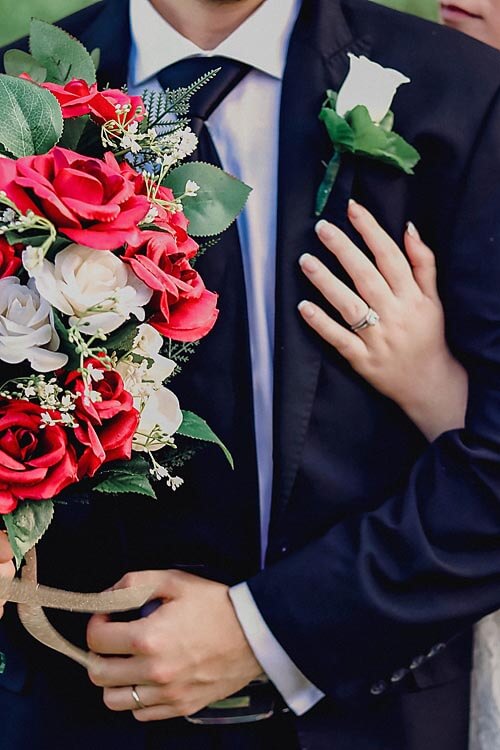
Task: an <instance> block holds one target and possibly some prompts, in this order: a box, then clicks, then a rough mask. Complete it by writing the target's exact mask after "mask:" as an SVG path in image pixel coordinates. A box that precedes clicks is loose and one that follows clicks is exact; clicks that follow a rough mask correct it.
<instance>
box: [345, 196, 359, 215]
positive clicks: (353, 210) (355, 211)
mask: <svg viewBox="0 0 500 750" xmlns="http://www.w3.org/2000/svg"><path fill="white" fill-rule="evenodd" d="M348 208H349V215H350V216H352V218H353V219H355V218H357V217H358V216H359V213H360V212H359V209H360V205H359V203H356V201H355V200H354V198H350V199H349V206H348Z"/></svg>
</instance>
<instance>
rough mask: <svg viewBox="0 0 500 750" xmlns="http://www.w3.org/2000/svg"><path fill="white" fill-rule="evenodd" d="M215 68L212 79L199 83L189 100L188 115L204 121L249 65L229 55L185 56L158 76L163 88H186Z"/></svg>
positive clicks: (247, 70)
mask: <svg viewBox="0 0 500 750" xmlns="http://www.w3.org/2000/svg"><path fill="white" fill-rule="evenodd" d="M217 68H220V70H219V72H218V73H217V75H216V76H215V78H213V79H212V80H211V81H209V82H208V83H207V84H205V85H204V86H202V88H201V89H200V90H199V91H197V92H196V93H195V94H193V96H192V97H191V100H190V116H191V117H194V118H199V119H200V120H202V121H203V122H205V121H206V120H208V118H209V117H210V115H211V114H212V113H213V112H215V110H216V109H217V107H218V106H219V104H221V103H222V102H223V101H224V99H225V98H226V96H227V95H228V94H230V93H231V91H232V90H233V89H234V88H235V87H236V86H237V85H238V83H240V81H242V80H243V78H244V77H245V76H246V75H247V73H249V72H250V70H251V67H250V66H249V65H246V64H245V63H242V62H238V61H237V60H230V59H229V58H228V57H187V58H185V59H184V60H179V62H176V63H174V64H173V65H169V66H168V67H167V68H164V69H163V70H162V71H161V72H160V73H159V74H158V76H157V77H158V81H159V82H160V85H161V86H162V87H163V88H164V89H167V88H168V89H178V88H187V87H188V86H191V85H192V84H193V83H194V82H195V81H197V80H198V79H199V78H201V77H202V76H204V75H205V74H206V73H208V72H210V71H211V70H215V69H217Z"/></svg>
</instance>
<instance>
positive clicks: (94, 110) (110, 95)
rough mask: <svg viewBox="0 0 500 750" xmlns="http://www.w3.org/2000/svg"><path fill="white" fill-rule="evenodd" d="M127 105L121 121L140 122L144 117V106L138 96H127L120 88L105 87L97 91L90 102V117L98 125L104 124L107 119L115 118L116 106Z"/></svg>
mask: <svg viewBox="0 0 500 750" xmlns="http://www.w3.org/2000/svg"><path fill="white" fill-rule="evenodd" d="M117 107H120V108H121V109H122V111H123V108H124V107H129V110H128V112H127V113H126V114H125V113H124V115H123V116H122V119H121V122H127V123H128V122H133V121H134V120H135V121H136V122H141V121H142V120H143V119H144V115H145V111H146V110H145V107H144V102H143V101H142V99H141V97H140V96H129V95H128V94H125V93H124V92H123V91H120V89H106V90H105V91H99V92H97V94H96V95H95V96H94V98H93V99H92V101H91V102H90V111H91V114H92V119H93V120H95V121H96V122H97V123H99V125H104V123H105V122H108V120H117V119H118V116H117V113H116V108H117Z"/></svg>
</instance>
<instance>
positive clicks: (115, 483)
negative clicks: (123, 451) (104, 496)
mask: <svg viewBox="0 0 500 750" xmlns="http://www.w3.org/2000/svg"><path fill="white" fill-rule="evenodd" d="M99 476H102V477H106V478H105V479H104V481H103V482H100V484H98V485H97V486H96V487H95V489H96V490H97V491H98V492H105V493H109V494H113V495H121V494H127V493H135V494H137V495H146V496H147V497H153V498H156V493H155V491H154V489H153V487H152V486H151V482H150V480H149V476H150V473H149V464H148V462H147V461H146V459H145V458H143V457H142V456H135V455H134V456H132V458H131V459H130V461H116V462H113V463H112V464H107V465H105V466H103V468H102V469H101V470H100V471H99Z"/></svg>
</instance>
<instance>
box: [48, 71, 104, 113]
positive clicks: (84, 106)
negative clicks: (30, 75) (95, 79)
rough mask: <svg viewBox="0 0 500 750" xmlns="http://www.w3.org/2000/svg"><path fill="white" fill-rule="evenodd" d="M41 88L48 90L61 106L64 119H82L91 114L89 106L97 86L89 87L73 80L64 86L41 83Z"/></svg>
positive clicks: (79, 80) (81, 81) (82, 82)
mask: <svg viewBox="0 0 500 750" xmlns="http://www.w3.org/2000/svg"><path fill="white" fill-rule="evenodd" d="M41 86H42V88H44V89H48V91H50V92H51V93H52V94H53V95H54V96H55V97H56V99H57V101H58V102H59V104H60V105H61V110H62V114H63V117H64V119H66V118H68V117H82V115H89V114H90V112H91V107H90V104H91V102H92V100H93V99H94V98H95V96H96V95H97V86H96V85H95V84H94V85H93V86H89V85H88V83H87V82H86V81H83V80H81V79H79V78H73V80H72V81H69V83H67V84H66V85H65V86H60V85H59V84H57V83H42V84H41Z"/></svg>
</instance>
